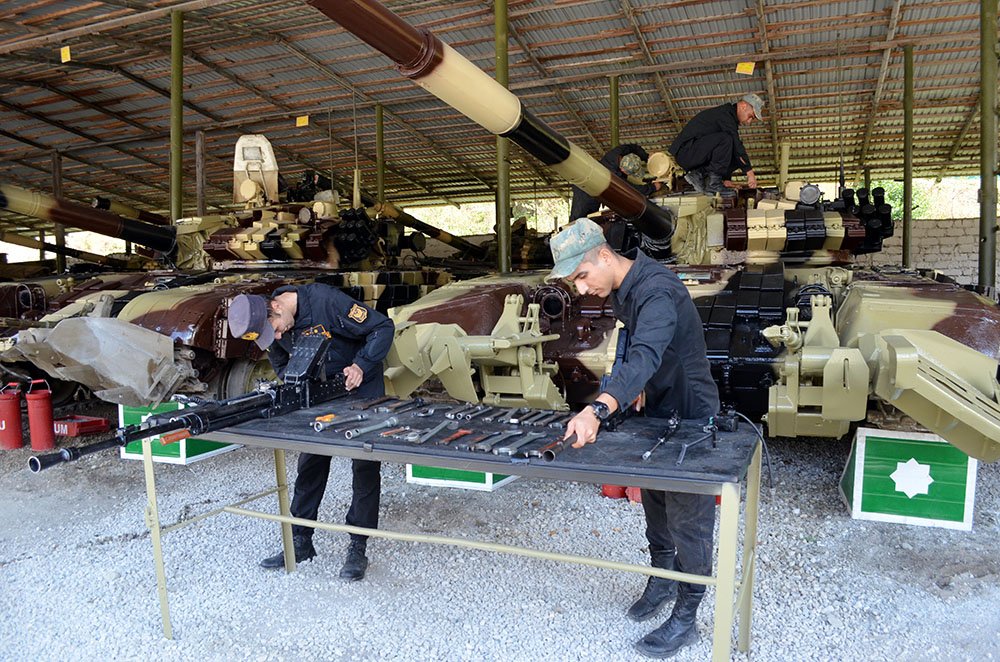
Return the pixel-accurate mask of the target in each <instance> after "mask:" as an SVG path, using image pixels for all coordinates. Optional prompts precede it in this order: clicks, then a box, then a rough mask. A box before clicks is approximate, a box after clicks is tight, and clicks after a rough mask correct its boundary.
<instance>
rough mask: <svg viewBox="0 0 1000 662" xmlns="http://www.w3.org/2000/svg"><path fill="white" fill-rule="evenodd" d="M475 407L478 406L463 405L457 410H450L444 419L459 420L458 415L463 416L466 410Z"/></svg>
mask: <svg viewBox="0 0 1000 662" xmlns="http://www.w3.org/2000/svg"><path fill="white" fill-rule="evenodd" d="M476 406H478V405H473V404H469V405H465V406H464V407H459V408H458V409H452V410H451V411H450V412H448V413H447V414H445V415H444V417H445V418H450V419H453V420H454V419H461V416H459V414H464V413H465V412H466V411H468V410H470V409H472V408H473V407H476Z"/></svg>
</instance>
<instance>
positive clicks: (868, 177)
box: [865, 166, 872, 193]
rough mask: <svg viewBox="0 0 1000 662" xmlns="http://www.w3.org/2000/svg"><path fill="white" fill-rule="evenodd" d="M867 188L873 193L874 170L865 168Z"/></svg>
mask: <svg viewBox="0 0 1000 662" xmlns="http://www.w3.org/2000/svg"><path fill="white" fill-rule="evenodd" d="M865 188H866V189H867V190H868V192H869V193H871V190H872V169H871V168H869V167H868V166H865Z"/></svg>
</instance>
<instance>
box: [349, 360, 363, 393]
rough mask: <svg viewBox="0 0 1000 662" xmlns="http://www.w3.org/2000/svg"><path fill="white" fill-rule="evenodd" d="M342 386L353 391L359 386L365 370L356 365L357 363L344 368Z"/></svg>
mask: <svg viewBox="0 0 1000 662" xmlns="http://www.w3.org/2000/svg"><path fill="white" fill-rule="evenodd" d="M344 377H345V379H344V386H345V387H346V388H347V390H348V391H353V390H354V389H356V388H357V387H359V386H361V380H362V379H364V377H365V371H364V370H362V369H361V368H359V367H358V364H357V363H352V364H351V365H349V366H347V367H346V368H344Z"/></svg>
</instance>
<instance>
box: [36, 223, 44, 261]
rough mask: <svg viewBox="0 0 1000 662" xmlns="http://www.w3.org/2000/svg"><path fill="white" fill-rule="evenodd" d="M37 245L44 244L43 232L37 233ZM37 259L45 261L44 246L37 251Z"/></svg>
mask: <svg viewBox="0 0 1000 662" xmlns="http://www.w3.org/2000/svg"><path fill="white" fill-rule="evenodd" d="M38 243H39V244H44V243H45V230H39V231H38ZM38 259H39V260H44V259H45V246H41V247H40V248H39V249H38Z"/></svg>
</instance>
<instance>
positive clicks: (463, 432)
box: [437, 428, 472, 446]
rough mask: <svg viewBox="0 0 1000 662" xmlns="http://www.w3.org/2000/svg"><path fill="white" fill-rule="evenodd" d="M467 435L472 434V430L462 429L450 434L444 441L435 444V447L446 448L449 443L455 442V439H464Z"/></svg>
mask: <svg viewBox="0 0 1000 662" xmlns="http://www.w3.org/2000/svg"><path fill="white" fill-rule="evenodd" d="M467 434H472V430H468V429H466V428H462V429H461V430H457V431H455V433H454V434H451V435H449V436H447V437H445V438H444V439H442V440H441V441H439V442H437V445H438V446H447V445H448V444H450V443H451V442H453V441H455V440H456V439H461V438H462V437H464V436H465V435H467Z"/></svg>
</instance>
